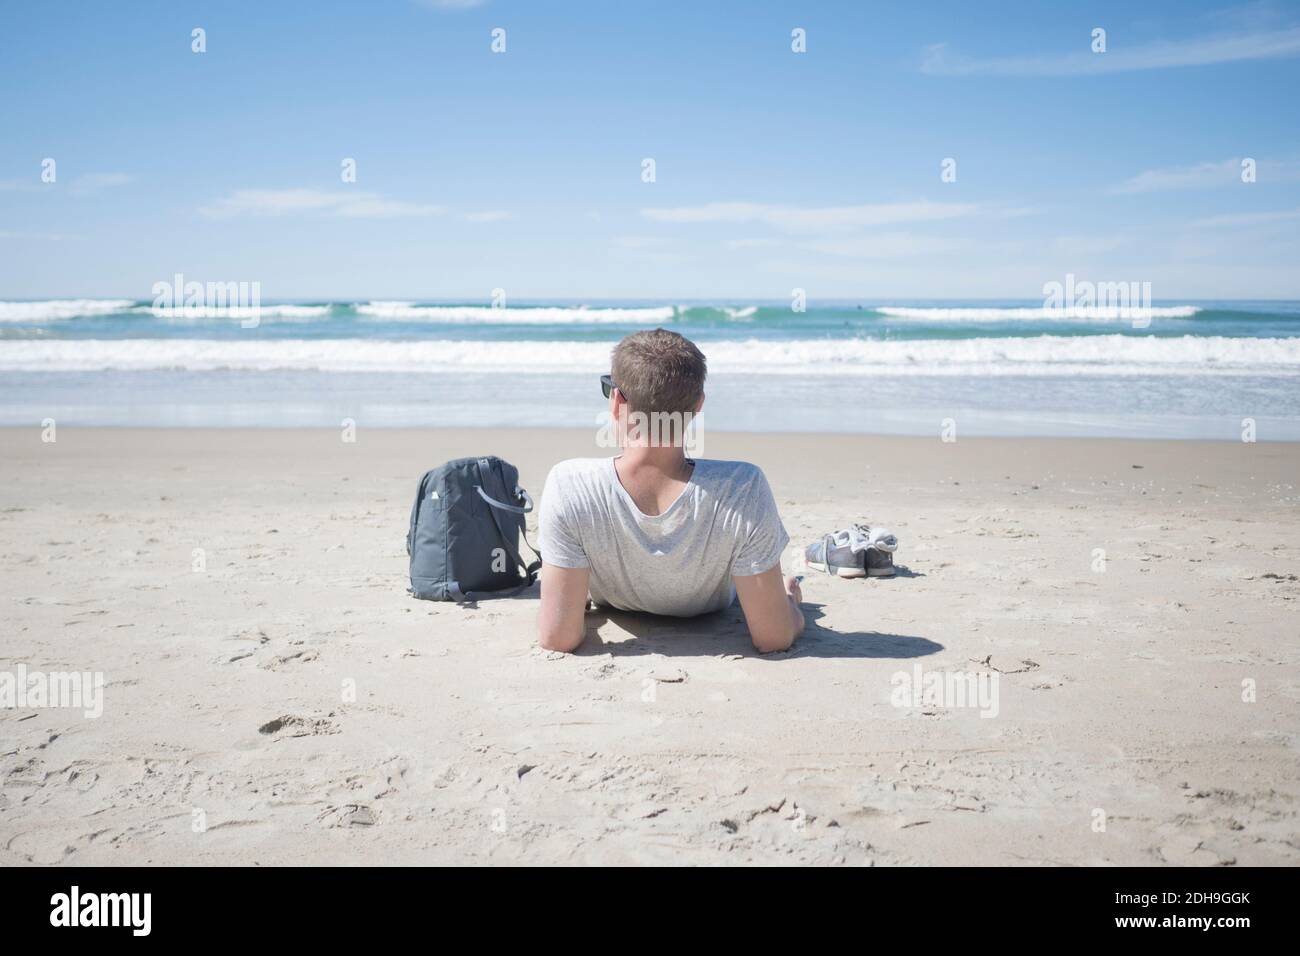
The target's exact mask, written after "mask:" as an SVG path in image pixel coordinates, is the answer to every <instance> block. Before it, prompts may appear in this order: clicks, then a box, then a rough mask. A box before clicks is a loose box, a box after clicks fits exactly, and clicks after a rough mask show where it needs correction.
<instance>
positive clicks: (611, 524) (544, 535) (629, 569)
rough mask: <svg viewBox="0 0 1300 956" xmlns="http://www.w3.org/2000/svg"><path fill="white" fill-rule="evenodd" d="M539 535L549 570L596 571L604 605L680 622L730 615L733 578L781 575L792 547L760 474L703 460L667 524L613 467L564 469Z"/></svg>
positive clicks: (594, 584) (549, 486)
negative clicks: (644, 509) (646, 510)
mask: <svg viewBox="0 0 1300 956" xmlns="http://www.w3.org/2000/svg"><path fill="white" fill-rule="evenodd" d="M540 535H541V538H540V546H541V551H542V560H543V561H545V562H546V563H547V564H551V565H555V566H556V567H561V568H590V569H591V584H590V590H591V597H592V600H593V601H595V602H596V603H597V604H605V605H608V606H610V607H615V608H620V609H622V610H625V611H649V612H650V613H653V614H671V615H673V616H676V617H690V616H693V615H696V614H705V613H708V612H709V611H717V610H720V609H721V608H724V607H726V606H727V605H729V604H730V603H731V602H732V601H733V600H734V598H735V591H734V589H733V587H732V584H731V578H732V576H733V575H734V576H736V577H745V576H747V575H751V574H761V573H763V572H764V571H767V570H768V569H770V568H772V567H774V566H776V565H777V564H779V563H780V561H781V552H782V551H784V550H785V546H786V545H787V544H788V543H789V541H790V537H789V535H787V534H786V533H785V528H784V527H783V526H782V524H781V516H780V515H779V514H778V513H777V510H776V501H775V500H773V498H772V490H771V489H770V488H769V487H768V485H767V479H766V478H764V477H763V472H762V471H760V470H759V469H758V467H757V466H755V465H751V464H749V463H748V462H743V461H709V460H703V459H702V460H697V461H696V462H695V469H694V471H693V473H692V475H691V478H690V481H689V483H688V484H687V485H686V488H685V489H684V490H683V491H682V493H681V495H680V496H679V497H678V498H677V500H676V501H674V502H673V503H672V504H671V505H669V506H668V508H667V509H666V510H665V511H664V513H663V514H660V515H647V514H642V513H641V510H640V509H639V508H637V506H636V502H634V501H633V500H632V496H631V495H629V494H628V493H627V489H626V488H624V487H623V484H622V482H620V481H619V479H618V473H617V472H616V471H615V470H614V459H613V458H573V459H570V460H569V461H562V462H560V463H559V464H558V465H556V466H555V467H554V468H552V469H551V473H550V475H549V476H548V477H547V479H546V488H545V490H544V491H543V493H542V506H541V518H540Z"/></svg>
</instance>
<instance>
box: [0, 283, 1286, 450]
mask: <svg viewBox="0 0 1300 956" xmlns="http://www.w3.org/2000/svg"><path fill="white" fill-rule="evenodd" d="M256 318H257V324H256V326H255V327H246V326H249V325H251V324H252V313H250V312H248V311H247V310H239V309H200V308H188V309H187V308H183V307H181V308H172V309H155V308H153V307H152V303H151V302H150V301H147V300H146V301H133V300H128V299H117V300H105V299H49V300H41V301H0V424H3V425H19V426H24V425H25V426H32V427H39V426H40V424H41V422H43V421H44V420H46V419H54V420H55V421H57V422H58V423H59V424H60V425H65V424H66V425H72V426H77V425H112V426H127V425H130V426H253V427H287V426H332V427H339V426H340V425H341V423H342V422H343V421H344V420H351V421H353V422H355V423H356V427H357V429H358V430H362V429H364V428H367V427H395V426H425V425H441V426H446V425H463V426H501V425H510V426H531V425H536V426H560V427H578V428H587V427H594V426H595V424H596V422H597V416H598V415H599V413H600V412H601V411H602V410H603V409H604V408H605V402H604V399H603V398H602V397H601V394H600V387H599V382H598V377H599V376H600V375H601V374H603V373H605V372H607V371H609V352H610V349H611V347H612V346H613V344H614V343H615V342H616V341H617V340H618V339H619V338H620V337H621V336H623V335H625V334H627V333H628V332H631V331H634V330H636V329H641V328H648V327H654V326H663V327H665V328H669V329H673V330H675V331H678V332H680V333H682V334H683V335H685V336H687V337H689V338H691V339H692V340H694V341H695V342H696V343H697V344H698V345H699V346H700V348H701V349H702V350H703V351H704V353H705V355H706V357H707V358H708V362H709V381H708V386H707V400H706V404H705V414H704V418H703V424H704V425H705V427H706V428H708V429H714V430H719V431H727V430H741V431H799V432H817V431H828V432H847V433H864V434H914V435H934V436H936V437H937V436H939V435H940V434H941V432H943V431H944V429H945V428H946V429H947V430H948V433H949V434H950V435H951V434H955V435H956V436H957V437H960V436H962V435H1011V436H1015V435H1025V436H1031V435H1032V436H1040V435H1054V436H1076V435H1087V436H1111V437H1133V438H1213V439H1222V440H1229V441H1241V440H1242V437H1243V433H1245V432H1247V431H1248V432H1249V434H1250V435H1252V436H1253V437H1255V438H1257V439H1258V440H1260V441H1269V440H1291V441H1294V440H1300V302H1291V301H1286V302H1283V301H1257V302H1251V301H1224V302H1211V301H1186V302H1171V303H1157V304H1155V305H1154V306H1153V307H1152V308H1151V309H1150V311H1149V318H1148V320H1147V321H1141V320H1139V321H1137V322H1135V321H1133V320H1132V317H1131V316H1129V315H1128V314H1127V313H1122V312H1121V311H1120V310H1116V309H1104V308H1103V309H1092V310H1076V311H1073V312H1062V311H1060V310H1052V309H1046V308H1044V306H1043V303H1042V302H1041V301H1038V302H1026V301H1005V302H991V301H968V302H957V301H932V302H925V301H914V300H891V301H889V302H868V301H861V302H847V301H837V302H809V304H808V306H807V308H806V310H805V311H801V312H796V311H794V310H792V308H791V305H790V303H789V302H781V303H772V302H768V303H763V302H728V303H721V302H708V303H692V304H682V303H665V302H639V303H634V302H600V301H592V302H585V303H573V302H569V303H563V302H537V303H519V304H516V303H510V305H509V306H508V307H500V308H497V307H492V306H489V305H487V304H485V303H453V302H441V303H434V302H394V301H357V302H312V301H301V302H280V303H273V304H262V305H261V306H260V308H259V310H258V312H257V316H256Z"/></svg>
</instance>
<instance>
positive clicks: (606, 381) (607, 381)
mask: <svg viewBox="0 0 1300 956" xmlns="http://www.w3.org/2000/svg"><path fill="white" fill-rule="evenodd" d="M616 388H618V386H617V385H615V384H614V379H613V377H612V376H609V375H602V376H601V377H600V390H601V391H602V392H604V393H605V397H606V398H609V396H610V394H611V393H613V391H614V389H616Z"/></svg>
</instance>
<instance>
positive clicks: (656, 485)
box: [537, 329, 804, 653]
mask: <svg viewBox="0 0 1300 956" xmlns="http://www.w3.org/2000/svg"><path fill="white" fill-rule="evenodd" d="M705 372H706V368H705V362H704V356H703V355H702V354H701V352H700V350H699V349H698V348H696V347H695V345H694V344H692V343H691V342H689V341H688V340H687V339H685V338H683V337H682V336H680V335H678V334H677V333H675V332H669V331H666V330H665V329H654V330H653V331H644V332H636V333H633V334H632V335H629V336H627V337H626V338H625V339H623V340H622V341H621V342H619V343H618V345H617V346H616V347H615V348H614V356H613V367H612V370H611V374H610V375H607V376H603V377H602V379H601V384H602V387H603V388H604V390H605V395H606V397H608V399H609V411H610V416H611V419H612V423H613V426H614V429H615V432H616V434H617V435H618V439H619V444H620V446H621V451H622V453H621V454H620V455H619V456H618V457H617V458H575V459H572V460H570V461H564V462H561V463H560V464H558V465H556V466H555V467H554V468H553V469H551V474H550V476H549V477H548V478H547V480H546V488H545V490H544V492H543V494H542V505H541V519H540V521H541V524H540V532H541V542H540V544H541V551H542V562H543V564H542V600H541V611H540V612H539V614H538V620H537V624H538V636H539V640H540V642H541V645H542V647H544V648H547V649H548V650H555V651H564V652H569V651H573V650H576V649H577V648H578V646H579V645H580V644H581V643H582V640H583V637H584V636H585V633H584V623H583V614H584V611H585V609H586V606H587V598H588V595H590V597H591V599H592V600H593V601H594V602H595V603H596V604H600V605H607V606H609V607H614V608H618V609H621V610H625V611H646V612H649V613H653V614H666V615H672V616H676V617H691V616H694V615H697V614H707V613H709V612H711V611H717V610H721V609H722V608H724V607H727V606H729V605H730V604H731V603H732V601H733V600H735V599H736V598H737V597H739V599H740V607H741V610H742V611H743V612H744V615H745V623H746V624H747V625H748V627H749V634H750V637H751V638H752V640H753V642H754V647H755V648H757V649H758V651H759V652H760V653H767V652H769V651H783V650H786V649H787V648H788V647H789V646H790V645H791V644H792V643H793V642H794V639H795V638H796V637H797V636H798V635H799V633H800V632H801V631H802V630H803V623H804V622H803V614H802V613H801V612H800V611H799V602H800V600H801V599H802V595H801V594H800V591H799V583H798V581H797V580H796V579H795V578H789V579H788V580H785V581H784V582H783V581H782V578H781V552H782V551H783V550H785V546H786V545H787V544H788V543H789V540H790V539H789V536H788V535H787V534H786V532H785V528H784V527H783V526H782V524H781V516H780V515H779V514H778V513H777V509H776V501H775V500H773V498H772V491H771V489H770V488H769V487H768V485H767V479H766V478H764V477H763V473H762V471H760V470H759V469H758V468H757V467H756V466H754V465H751V464H748V463H747V462H739V461H710V460H706V459H701V460H699V461H694V460H692V459H690V458H687V457H686V452H685V448H684V447H683V446H684V435H683V431H684V423H685V422H686V421H688V420H689V419H690V418H691V417H692V416H694V415H696V414H698V413H699V411H700V408H701V407H702V406H703V405H704V377H705ZM665 421H666V422H668V423H670V424H674V425H676V426H677V427H676V428H675V429H674V431H675V433H676V434H675V435H674V436H673V440H671V441H667V442H665V441H663V440H662V438H663V436H662V434H659V432H660V429H659V428H657V427H648V426H650V425H661V424H662V423H663V422H665Z"/></svg>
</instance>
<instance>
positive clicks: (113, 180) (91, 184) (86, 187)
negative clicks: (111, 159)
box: [68, 173, 131, 196]
mask: <svg viewBox="0 0 1300 956" xmlns="http://www.w3.org/2000/svg"><path fill="white" fill-rule="evenodd" d="M130 181H131V177H130V176H128V175H127V174H126V173H87V174H86V175H85V176H78V177H76V178H75V179H73V180H72V182H71V183H70V184H69V185H68V192H70V193H72V195H74V196H90V195H93V194H94V193H97V192H100V191H101V190H104V189H112V188H113V187H114V186H125V185H126V184H127V183H129V182H130Z"/></svg>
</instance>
